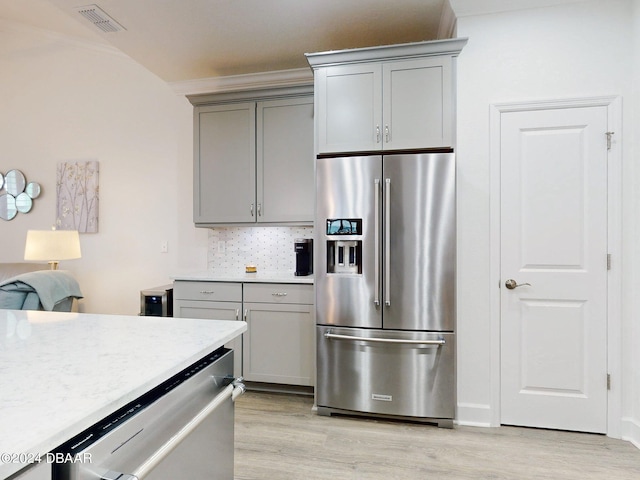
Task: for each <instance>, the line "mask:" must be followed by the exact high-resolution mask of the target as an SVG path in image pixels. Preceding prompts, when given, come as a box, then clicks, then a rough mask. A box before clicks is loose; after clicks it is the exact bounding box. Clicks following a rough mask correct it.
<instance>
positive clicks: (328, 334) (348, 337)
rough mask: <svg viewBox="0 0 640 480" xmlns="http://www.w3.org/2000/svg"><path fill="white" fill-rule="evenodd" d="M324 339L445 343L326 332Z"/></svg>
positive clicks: (428, 343)
mask: <svg viewBox="0 0 640 480" xmlns="http://www.w3.org/2000/svg"><path fill="white" fill-rule="evenodd" d="M324 338H329V339H331V338H333V339H335V340H358V341H363V342H377V343H404V344H409V345H433V346H439V345H444V344H446V343H447V342H446V341H445V340H444V339H443V338H439V339H438V340H403V339H401V338H366V337H356V336H354V335H338V334H336V333H331V332H330V331H329V332H326V333H325V334H324Z"/></svg>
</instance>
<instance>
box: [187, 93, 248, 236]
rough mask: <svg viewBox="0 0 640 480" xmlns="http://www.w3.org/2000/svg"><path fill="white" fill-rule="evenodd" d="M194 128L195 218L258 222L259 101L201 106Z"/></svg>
mask: <svg viewBox="0 0 640 480" xmlns="http://www.w3.org/2000/svg"><path fill="white" fill-rule="evenodd" d="M194 128H195V152H194V153H195V162H194V189H193V191H194V202H193V207H194V208H193V217H194V222H195V223H196V224H200V223H239V222H255V212H256V208H257V207H256V194H255V191H256V188H255V182H256V167H255V132H256V127H255V103H253V102H249V103H237V104H229V105H214V106H203V107H197V108H196V109H195V126H194Z"/></svg>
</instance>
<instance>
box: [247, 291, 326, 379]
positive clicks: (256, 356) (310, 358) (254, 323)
mask: <svg viewBox="0 0 640 480" xmlns="http://www.w3.org/2000/svg"><path fill="white" fill-rule="evenodd" d="M244 300H245V301H244V308H245V312H246V313H245V315H246V321H247V324H248V329H247V332H246V333H245V337H244V343H245V348H244V350H243V361H242V366H243V370H242V376H243V377H244V378H245V379H246V380H248V381H255V382H270V383H281V384H287V385H302V386H313V384H314V378H315V342H314V335H315V328H314V327H315V318H314V317H315V315H314V305H313V286H312V285H289V284H245V293H244Z"/></svg>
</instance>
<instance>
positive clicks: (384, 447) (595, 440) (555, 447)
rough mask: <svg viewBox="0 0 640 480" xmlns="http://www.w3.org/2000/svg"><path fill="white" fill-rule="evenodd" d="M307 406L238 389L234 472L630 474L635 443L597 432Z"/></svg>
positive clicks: (638, 473)
mask: <svg viewBox="0 0 640 480" xmlns="http://www.w3.org/2000/svg"><path fill="white" fill-rule="evenodd" d="M312 404H313V400H312V398H311V397H305V396H299V395H283V394H271V393H263V392H248V393H246V394H245V395H243V396H242V397H240V398H239V399H238V400H237V401H236V431H235V436H236V440H235V446H236V451H235V480H254V479H255V480H257V479H260V480H262V479H269V480H288V479H292V480H315V479H318V480H320V479H322V480H352V479H353V480H365V479H366V480H377V479H380V480H395V479H398V480H399V479H402V480H413V479H421V480H422V479H434V480H437V479H509V480H524V479H536V480H539V479H554V480H564V479H580V480H587V479H606V480H627V479H628V480H639V479H640V450H638V449H637V448H636V447H634V446H633V445H632V444H630V443H628V442H625V441H621V440H614V439H611V438H608V437H606V436H604V435H591V434H584V433H571V432H561V431H550V430H537V429H530V428H516V427H500V428H474V427H455V428H454V429H453V430H448V429H440V428H437V427H435V426H431V425H420V424H414V423H400V422H391V421H384V420H371V419H363V418H351V417H344V416H333V417H320V416H318V415H316V414H315V413H314V412H312V411H311V407H312Z"/></svg>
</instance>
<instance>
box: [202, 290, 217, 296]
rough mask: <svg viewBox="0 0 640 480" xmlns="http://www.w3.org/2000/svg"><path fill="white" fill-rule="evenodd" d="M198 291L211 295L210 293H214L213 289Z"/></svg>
mask: <svg viewBox="0 0 640 480" xmlns="http://www.w3.org/2000/svg"><path fill="white" fill-rule="evenodd" d="M200 293H202V294H203V295H211V294H212V293H216V292H214V291H213V290H200Z"/></svg>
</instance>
